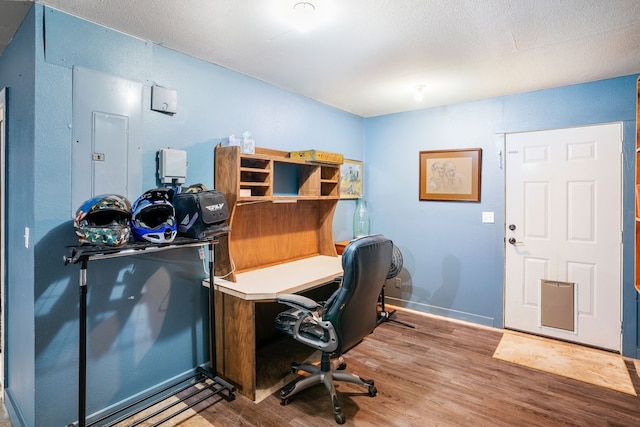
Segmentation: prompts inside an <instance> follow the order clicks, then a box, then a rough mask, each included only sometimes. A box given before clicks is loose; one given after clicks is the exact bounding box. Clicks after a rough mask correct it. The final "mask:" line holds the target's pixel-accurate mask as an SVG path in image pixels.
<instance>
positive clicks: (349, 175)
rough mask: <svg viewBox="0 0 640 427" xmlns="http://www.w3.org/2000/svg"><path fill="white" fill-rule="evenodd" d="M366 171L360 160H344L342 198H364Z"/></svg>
mask: <svg viewBox="0 0 640 427" xmlns="http://www.w3.org/2000/svg"><path fill="white" fill-rule="evenodd" d="M363 181H364V169H363V166H362V162H361V161H359V160H349V159H344V162H343V163H342V164H341V165H340V198H341V199H359V198H361V197H363V195H364V194H363V189H364V185H363V184H364V182H363Z"/></svg>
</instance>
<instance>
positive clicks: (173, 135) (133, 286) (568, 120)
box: [0, 4, 638, 426]
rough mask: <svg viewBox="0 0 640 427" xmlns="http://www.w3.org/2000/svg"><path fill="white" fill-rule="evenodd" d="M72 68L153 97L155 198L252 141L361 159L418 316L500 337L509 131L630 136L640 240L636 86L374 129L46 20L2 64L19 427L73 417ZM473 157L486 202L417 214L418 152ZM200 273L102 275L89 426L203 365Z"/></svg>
mask: <svg viewBox="0 0 640 427" xmlns="http://www.w3.org/2000/svg"><path fill="white" fill-rule="evenodd" d="M45 32H46V34H45ZM45 40H46V44H45ZM74 66H82V67H87V68H91V69H95V70H99V71H104V72H107V73H110V74H113V75H116V76H120V77H123V78H127V79H131V80H136V81H140V82H142V84H143V87H144V105H145V107H144V112H143V128H144V140H143V141H142V146H143V155H142V158H143V164H142V170H143V177H144V178H143V187H144V188H145V189H146V188H151V187H154V186H156V185H157V183H156V178H155V174H156V171H155V169H156V163H155V155H156V152H157V150H158V149H160V148H165V147H173V148H178V149H183V150H186V151H187V155H188V160H189V169H188V180H187V181H188V183H196V182H202V183H204V184H205V185H207V186H212V184H213V148H214V146H215V144H217V143H218V142H219V141H220V139H221V138H223V137H226V136H228V135H229V134H232V133H235V134H240V133H242V132H244V131H245V130H250V131H252V132H253V134H254V136H255V138H256V140H257V144H258V146H262V147H269V148H276V149H281V150H287V151H288V150H293V149H307V148H318V149H323V150H327V151H337V152H341V153H343V154H344V155H345V157H346V158H352V159H362V160H364V161H365V186H366V188H365V194H366V196H367V201H368V205H369V212H370V215H371V223H372V227H371V228H372V232H381V233H384V234H387V235H389V236H390V237H391V238H392V239H393V240H394V242H395V243H396V244H397V245H398V246H399V247H400V249H401V250H402V252H403V255H404V258H405V271H404V272H403V273H402V276H401V277H402V280H403V283H404V286H403V289H402V291H401V292H397V291H396V290H395V289H388V293H389V294H390V296H391V297H392V298H395V301H396V302H397V303H398V304H401V305H406V306H408V307H412V308H415V309H418V310H422V311H425V312H432V313H437V314H442V315H445V316H448V317H452V318H457V319H464V320H470V321H473V322H476V323H480V324H485V325H492V326H497V327H500V326H501V325H502V287H503V260H504V255H503V244H504V243H503V237H504V232H503V222H504V194H503V193H504V173H503V170H502V169H500V168H499V166H498V159H497V148H496V147H497V143H496V141H497V140H500V138H499V136H500V135H501V134H502V133H504V132H514V131H523V130H532V129H545V128H553V127H566V126H576V125H582V124H591V123H599V122H610V121H624V129H625V147H624V151H625V159H626V161H625V165H624V171H625V181H624V186H625V190H624V191H625V193H624V211H625V217H624V227H625V230H633V226H634V223H633V187H634V170H635V169H634V168H635V162H634V161H633V160H634V159H635V156H634V155H633V153H634V152H635V137H634V129H635V96H636V89H635V82H636V76H630V77H625V78H620V79H613V80H608V81H603V82H596V83H591V84H585V85H579V86H570V87H565V88H559V89H554V90H547V91H540V92H534V93H529V94H521V95H513V96H508V97H502V98H496V99H490V100H484V101H478V102H471V103H466V104H460V105H454V106H447V107H440V108H434V109H428V110H421V111H414V112H408V113H402V114H393V115H388V116H382V117H376V118H370V119H362V118H359V117H356V116H353V115H350V114H347V113H344V112H341V111H338V110H336V109H333V108H330V107H327V106H324V105H321V104H319V103H317V102H314V101H311V100H309V99H306V98H303V97H300V96H298V95H295V94H292V93H288V92H285V91H283V90H280V89H278V88H276V87H273V86H271V85H268V84H265V83H263V82H260V81H258V80H255V79H252V78H249V77H246V76H243V75H241V74H238V73H235V72H232V71H229V70H226V69H224V68H221V67H219V66H216V65H212V64H209V63H206V62H203V61H200V60H197V59H194V58H191V57H188V56H185V55H183V54H180V53H177V52H174V51H171V50H169V49H166V48H164V47H161V46H156V45H152V44H150V43H147V42H145V41H142V40H139V39H135V38H132V37H129V36H126V35H123V34H121V33H118V32H116V31H112V30H109V29H105V28H103V27H100V26H97V25H94V24H91V23H89V22H86V21H82V20H79V19H77V18H74V17H71V16H69V15H66V14H64V13H61V12H59V11H56V10H53V9H49V8H46V7H44V6H42V5H40V4H35V5H34V7H33V8H32V10H31V11H30V13H29V15H28V16H27V18H26V20H25V22H24V23H23V24H22V26H21V28H20V29H19V31H18V33H17V34H16V36H15V37H14V40H13V41H12V42H11V44H10V45H9V47H8V48H7V50H6V51H5V52H4V54H3V56H2V57H0V87H2V86H7V87H8V99H7V103H8V123H7V131H8V135H7V170H6V176H7V194H6V197H7V206H8V213H7V224H8V225H7V236H6V237H7V247H6V252H5V253H6V256H7V280H6V284H7V294H6V298H7V300H6V301H7V305H6V313H5V315H6V320H7V323H6V327H7V337H6V338H7V348H6V349H5V351H4V352H3V354H4V356H5V358H6V362H7V364H6V367H7V377H6V389H5V392H6V396H7V407H8V410H9V412H10V415H11V417H12V421H13V423H14V425H25V426H35V425H65V424H67V423H70V422H73V421H75V419H76V416H77V393H76V390H77V363H78V360H77V347H78V332H77V331H78V286H77V285H78V266H76V265H71V266H64V265H63V263H62V257H63V255H66V254H67V252H66V249H65V245H70V244H73V243H75V237H74V235H73V229H72V224H71V221H70V218H71V215H72V214H73V211H74V208H73V207H72V206H71V151H72V138H71V135H72V93H71V92H72V67H74ZM153 84H158V85H161V86H165V87H169V88H172V89H175V90H176V91H177V92H178V114H176V115H175V116H168V115H163V114H159V113H156V112H152V111H150V110H149V109H148V108H147V107H146V106H148V105H149V103H150V88H151V86H152V85H153ZM365 141H366V151H365ZM465 147H481V148H483V155H484V158H483V176H482V202H481V203H446V202H441V203H426V202H418V179H417V176H418V152H419V151H420V150H428V149H435V148H465ZM354 204H355V203H354V202H353V201H341V202H340V203H339V204H338V209H337V210H336V214H335V218H334V238H335V240H336V241H340V240H345V239H347V238H350V237H351V219H352V213H353V208H354ZM482 211H494V212H495V214H496V221H495V224H482V223H481V222H480V215H481V212H482ZM25 227H29V228H30V230H31V240H30V242H29V247H28V248H25V244H24V243H25V242H24V237H23V234H24V229H25ZM624 243H625V252H624V316H625V323H624V352H625V354H626V355H631V356H635V355H636V354H637V353H636V351H637V330H638V316H637V307H636V293H635V290H633V264H634V260H633V244H632V243H633V233H632V232H630V233H625V236H624ZM205 274H206V273H205V271H204V269H203V266H202V263H201V261H200V260H199V259H198V256H197V253H196V251H195V250H194V249H180V250H176V251H172V252H164V253H159V254H155V255H142V256H136V257H135V258H134V257H130V258H121V259H111V260H103V261H95V262H93V263H92V264H90V268H89V275H88V282H89V307H88V310H89V314H88V318H89V325H88V327H89V343H88V364H89V378H88V413H89V414H93V413H98V412H100V411H102V410H104V409H105V408H108V407H110V406H113V405H118V404H120V403H122V402H124V401H126V400H127V399H129V398H130V397H131V396H133V395H134V394H136V393H139V392H144V391H146V390H151V389H154V388H156V387H158V386H160V385H161V384H162V383H163V382H164V381H167V380H170V379H172V378H179V377H182V376H185V375H186V374H187V373H188V372H189V371H190V369H191V368H192V367H193V366H195V365H200V364H205V363H206V362H207V360H208V354H207V350H206V349H207V346H208V339H207V336H208V327H207V319H206V317H207V316H206V314H205V313H206V303H207V294H206V291H204V290H203V289H202V288H201V286H200V280H201V279H202V278H203V277H204V276H205ZM61 390H65V392H64V393H61V392H60V391H61Z"/></svg>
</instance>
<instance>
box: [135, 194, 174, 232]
mask: <svg viewBox="0 0 640 427" xmlns="http://www.w3.org/2000/svg"><path fill="white" fill-rule="evenodd" d="M172 200H173V190H170V189H167V188H156V189H153V190H149V191H145V192H144V193H142V195H141V196H140V197H138V198H137V199H136V201H135V202H133V206H132V208H131V212H132V216H131V231H132V233H133V237H134V239H135V240H140V241H144V240H146V241H148V242H152V243H170V242H173V240H174V239H175V238H176V234H177V232H178V226H177V224H176V210H175V209H174V207H173V204H172V203H171V202H172Z"/></svg>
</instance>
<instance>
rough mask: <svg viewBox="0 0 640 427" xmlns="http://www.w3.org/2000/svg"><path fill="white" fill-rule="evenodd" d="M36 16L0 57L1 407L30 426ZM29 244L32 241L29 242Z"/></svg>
mask: <svg viewBox="0 0 640 427" xmlns="http://www.w3.org/2000/svg"><path fill="white" fill-rule="evenodd" d="M34 18H35V14H34V11H33V10H31V12H29V15H28V17H27V18H26V20H25V21H24V23H23V24H22V26H21V27H20V30H19V31H18V33H17V34H16V35H15V36H14V38H13V40H12V42H11V44H10V45H9V46H8V47H7V49H6V50H5V52H4V54H3V55H2V57H0V86H4V87H7V100H6V102H7V113H6V114H7V123H6V132H7V134H6V165H5V166H6V170H5V171H4V173H5V179H6V181H5V184H6V194H4V195H3V196H4V197H5V203H6V204H5V206H6V209H7V212H6V226H5V232H6V235H5V239H6V243H5V245H6V248H3V254H6V262H5V265H6V270H7V271H6V277H5V286H6V287H5V304H4V305H3V307H2V311H3V314H4V316H5V317H4V319H3V320H2V321H3V322H6V323H5V333H6V337H5V342H6V348H3V349H2V355H3V356H4V357H5V372H6V373H5V375H6V378H5V383H6V385H9V384H14V385H15V386H14V387H13V388H12V389H11V390H10V392H9V390H7V393H6V399H5V402H6V404H7V409H8V410H9V412H10V414H11V417H12V419H13V420H16V419H19V418H20V419H24V422H25V423H28V425H34V412H35V404H36V403H35V402H34V396H33V390H34V388H35V381H36V379H35V371H34V363H35V350H34V346H35V342H36V339H35V331H34V304H33V301H34V286H33V284H34V248H33V244H30V245H29V248H26V247H25V244H24V240H25V239H24V237H23V236H24V234H25V232H24V230H25V227H29V228H30V229H31V230H32V231H33V228H34V206H35V203H34V197H33V194H34V186H35V176H34V174H32V173H30V172H31V171H33V170H35V121H36V117H35V108H34V106H35V105H36V101H37V99H36V87H35V74H36V61H35V57H34V50H35V44H36V33H37V29H36V25H35V20H34ZM31 242H33V240H32V241H31Z"/></svg>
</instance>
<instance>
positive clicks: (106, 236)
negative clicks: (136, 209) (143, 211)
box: [73, 194, 131, 246]
mask: <svg viewBox="0 0 640 427" xmlns="http://www.w3.org/2000/svg"><path fill="white" fill-rule="evenodd" d="M130 220H131V204H130V203H129V201H128V200H127V199H126V198H125V197H123V196H120V195H118V194H101V195H99V196H95V197H92V198H91V199H89V200H87V201H85V202H84V203H83V204H82V205H81V206H80V208H78V210H77V211H76V216H75V218H74V220H73V228H74V229H75V232H76V235H77V236H78V240H79V241H80V243H81V244H84V243H90V244H94V245H107V246H122V245H124V244H126V243H127V242H128V241H129V235H130V234H131V227H130V225H129V221H130Z"/></svg>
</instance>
